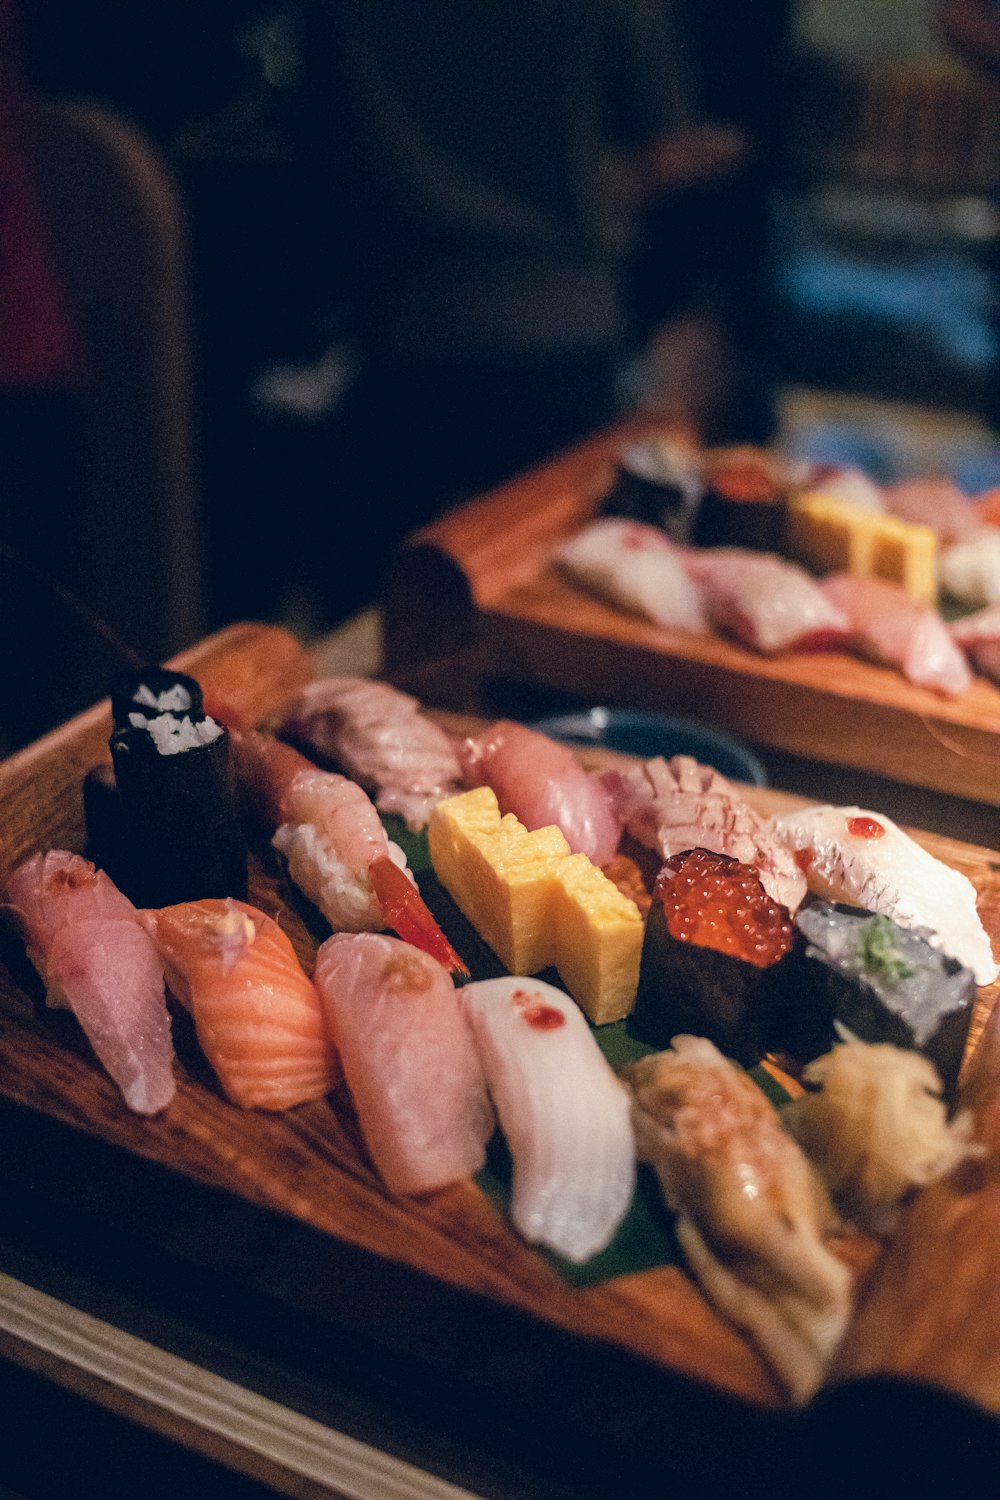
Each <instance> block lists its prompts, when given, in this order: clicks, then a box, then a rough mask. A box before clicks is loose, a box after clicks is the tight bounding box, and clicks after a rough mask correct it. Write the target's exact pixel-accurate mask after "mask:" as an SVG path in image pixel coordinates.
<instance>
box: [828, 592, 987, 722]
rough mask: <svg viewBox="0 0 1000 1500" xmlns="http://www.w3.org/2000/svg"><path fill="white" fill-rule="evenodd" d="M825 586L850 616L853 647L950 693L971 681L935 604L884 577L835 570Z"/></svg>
mask: <svg viewBox="0 0 1000 1500" xmlns="http://www.w3.org/2000/svg"><path fill="white" fill-rule="evenodd" d="M821 587H822V589H823V592H824V593H825V594H826V596H827V598H828V599H830V600H831V601H832V602H833V603H834V604H835V605H836V606H837V608H838V609H840V610H843V612H844V614H845V615H846V616H847V617H848V619H849V620H850V622H851V637H852V645H853V646H854V648H855V649H856V650H858V651H860V652H861V654H862V655H863V656H867V657H868V658H869V659H870V660H872V661H876V662H879V663H881V664H882V665H884V666H891V667H899V668H900V670H901V671H902V673H903V676H904V677H905V678H906V679H907V680H908V681H909V682H912V683H915V684H916V685H917V686H918V687H926V688H930V689H931V691H932V692H935V693H943V694H944V695H945V696H946V697H949V698H954V697H957V696H958V694H959V693H964V692H965V691H966V689H967V688H969V687H971V685H972V673H971V672H970V671H969V664H968V662H967V661H966V659H965V657H964V655H963V654H962V652H961V651H960V650H959V648H958V646H957V645H956V644H955V642H954V640H953V639H952V637H951V636H950V635H949V634H948V628H947V626H946V625H945V623H944V621H943V620H942V619H941V616H940V615H939V614H938V612H937V610H936V609H932V608H931V606H930V605H929V604H918V603H916V602H915V601H914V600H913V599H911V598H910V597H909V595H908V594H907V592H906V590H905V589H903V588H901V587H900V586H899V585H898V584H894V583H888V582H887V581H886V580H885V579H882V578H859V577H855V576H854V575H853V574H851V573H834V574H832V575H831V576H830V577H829V578H825V579H824V580H823V582H822V584H821Z"/></svg>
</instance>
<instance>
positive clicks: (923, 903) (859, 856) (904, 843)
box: [772, 806, 1000, 984]
mask: <svg viewBox="0 0 1000 1500" xmlns="http://www.w3.org/2000/svg"><path fill="white" fill-rule="evenodd" d="M772 822H773V825H774V827H775V829H776V831H777V833H778V835H779V837H781V838H783V839H784V840H785V841H786V843H787V844H788V846H789V847H790V848H791V849H793V850H794V851H795V852H796V854H797V856H798V858H799V859H800V860H801V862H802V864H803V866H804V868H805V872H806V880H807V881H808V884H809V889H810V890H811V891H814V892H815V893H816V895H818V896H822V897H823V898H824V899H825V900H827V901H833V902H837V901H842V902H846V903H847V904H848V905H850V906H860V907H861V908H862V909H863V910H865V911H871V912H881V913H882V915H883V916H886V917H891V918H892V920H893V921H894V922H897V923H898V924H899V926H900V927H907V928H913V927H918V928H926V929H928V931H929V932H930V933H931V934H932V936H931V937H930V938H929V939H928V941H930V942H931V943H932V944H933V946H934V947H935V948H938V949H939V950H940V951H941V952H942V953H947V954H948V955H949V956H950V957H952V958H957V959H958V960H959V962H960V963H962V964H964V965H965V967H966V968H968V969H971V970H972V972H973V974H974V975H975V976H976V983H977V984H991V983H992V982H993V980H994V979H996V977H997V975H998V973H1000V967H998V965H997V963H996V960H995V959H994V957H993V949H992V947H991V946H990V940H989V937H988V936H987V934H986V930H985V928H984V927H983V924H982V922H981V920H980V917H979V913H978V911H977V910H976V889H975V886H974V885H973V884H972V881H971V880H968V879H967V878H966V876H964V875H963V874H961V872H960V871H958V870H953V869H952V868H951V866H950V865H946V864H944V863H943V862H942V861H941V860H940V859H935V858H934V856H933V855H932V854H928V852H927V850H926V849H923V848H921V846H920V845H919V844H918V843H917V842H916V840H915V839H912V838H910V836H909V834H907V833H904V832H903V830H902V829H901V828H899V827H897V825H896V824H895V823H894V822H893V821H892V819H891V818H887V817H885V816H884V814H882V813H873V812H867V811H866V810H865V809H864V808H861V807H830V806H824V807H806V808H802V809H800V810H799V811H796V812H790V813H782V814H778V815H776V816H775V817H774V818H773V819H772Z"/></svg>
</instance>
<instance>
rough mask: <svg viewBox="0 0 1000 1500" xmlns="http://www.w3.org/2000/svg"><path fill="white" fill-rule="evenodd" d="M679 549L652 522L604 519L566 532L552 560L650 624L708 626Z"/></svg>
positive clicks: (594, 589)
mask: <svg viewBox="0 0 1000 1500" xmlns="http://www.w3.org/2000/svg"><path fill="white" fill-rule="evenodd" d="M683 556H684V554H683V553H682V552H681V551H680V550H679V549H678V548H677V547H676V546H674V544H673V543H672V542H671V541H670V540H669V539H668V538H667V537H666V536H665V535H664V533H663V532H662V531H660V530H659V529H658V528H657V527H655V526H645V525H643V524H642V522H640V521H620V520H613V519H608V520H603V521H593V522H592V523H591V524H590V525H589V526H585V527H584V529H583V530H582V531H580V532H578V533H577V534H576V535H575V536H573V537H570V539H569V541H567V542H564V543H563V544H562V546H561V547H560V548H559V550H558V551H557V552H556V554H555V557H554V559H553V561H554V562H555V564H556V566H557V567H559V568H561V569H562V570H563V572H564V573H566V574H567V575H568V576H569V577H570V578H572V579H573V580H574V582H576V583H579V584H581V585H582V586H583V587H584V588H586V589H590V590H591V591H592V592H593V593H595V594H598V595H600V597H601V598H602V599H607V600H609V601H610V602H611V603H612V604H617V605H619V606H620V607H621V608H622V609H627V610H631V611H632V613H633V614H637V615H642V616H644V617H645V618H646V619H647V620H652V622H653V624H654V625H664V626H672V625H676V626H679V627H680V628H681V629H683V630H707V629H708V619H707V616H706V614H705V609H704V606H703V604H702V602H701V597H700V595H699V592H698V589H697V587H696V586H695V584H694V583H693V582H692V581H691V579H690V578H689V577H688V574H687V572H686V570H685V567H684V561H683Z"/></svg>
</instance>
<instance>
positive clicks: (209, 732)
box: [128, 713, 222, 755]
mask: <svg viewBox="0 0 1000 1500" xmlns="http://www.w3.org/2000/svg"><path fill="white" fill-rule="evenodd" d="M128 721H129V723H130V724H131V725H132V727H133V729H145V730H146V731H147V733H148V734H149V736H150V738H151V739H152V741H153V743H154V745H155V746H156V748H157V750H158V752H159V753H160V755H178V754H179V753H180V752H181V751H182V750H198V749H200V748H201V746H202V745H210V744H211V743H212V742H213V740H217V739H218V738H219V736H220V735H221V733H222V725H221V724H217V723H216V722H215V720H214V719H200V720H199V721H198V722H197V723H195V721H194V719H188V718H183V717H182V718H178V717H176V716H175V715H174V714H160V715H158V716H157V717H156V718H152V719H147V718H146V716H145V714H137V713H131V714H129V716H128Z"/></svg>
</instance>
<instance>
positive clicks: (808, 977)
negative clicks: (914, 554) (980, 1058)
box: [779, 901, 976, 1094]
mask: <svg viewBox="0 0 1000 1500" xmlns="http://www.w3.org/2000/svg"><path fill="white" fill-rule="evenodd" d="M795 925H796V927H797V928H798V930H799V933H800V939H799V941H798V942H797V944H796V952H795V957H794V960H793V965H792V968H791V971H790V975H789V979H790V982H789V984H788V986H787V987H786V1000H787V1004H786V1008H785V1010H784V1013H783V1015H782V1018H781V1021H780V1023H779V1031H780V1045H781V1046H782V1048H783V1049H785V1050H787V1051H788V1052H789V1053H791V1055H792V1056H793V1057H794V1058H796V1059H797V1060H799V1061H801V1062H805V1061H808V1060H809V1059H811V1058H814V1057H818V1056H819V1055H820V1054H821V1053H824V1052H827V1051H828V1050H829V1048H830V1047H831V1046H832V1045H833V1044H834V1042H835V1041H837V1040H838V1037H840V1036H842V1031H839V1032H838V1023H839V1026H840V1028H846V1030H847V1031H848V1032H850V1033H851V1035H852V1036H854V1037H856V1038H857V1039H858V1040H860V1041H863V1042H888V1043H891V1044H892V1045H893V1046H895V1047H903V1048H908V1049H911V1050H914V1051H917V1052H922V1053H923V1054H924V1056H925V1057H928V1058H929V1059H930V1060H931V1062H933V1063H934V1065H935V1067H936V1068H937V1070H938V1072H939V1073H940V1075H941V1079H942V1081H943V1083H944V1086H945V1090H946V1092H947V1093H948V1094H952V1093H953V1092H954V1089H955V1085H956V1083H957V1082H958V1072H959V1068H960V1067H961V1064H962V1054H963V1052H964V1050H965V1042H966V1037H967V1036H968V1031H969V1022H970V1020H971V1018H972V1011H973V1004H974V1001H975V992H976V981H975V976H974V974H973V973H972V970H971V969H966V968H964V967H963V965H962V964H961V963H960V962H959V961H958V959H956V958H949V957H948V956H947V955H946V954H944V953H941V952H940V951H939V950H938V949H937V948H932V947H931V944H930V942H929V941H928V939H929V938H930V937H931V936H932V934H930V933H929V932H925V931H923V930H922V929H920V928H916V929H908V928H904V927H900V926H898V925H897V923H895V922H893V921H892V920H891V919H890V918H889V917H886V916H882V915H880V914H875V915H873V914H872V913H871V912H864V911H859V910H857V909H856V908H852V907H848V906H836V905H834V904H832V903H831V902H829V901H816V902H812V903H810V904H809V905H807V906H804V907H802V908H801V910H800V911H799V912H798V914H797V916H796V918H795Z"/></svg>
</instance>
